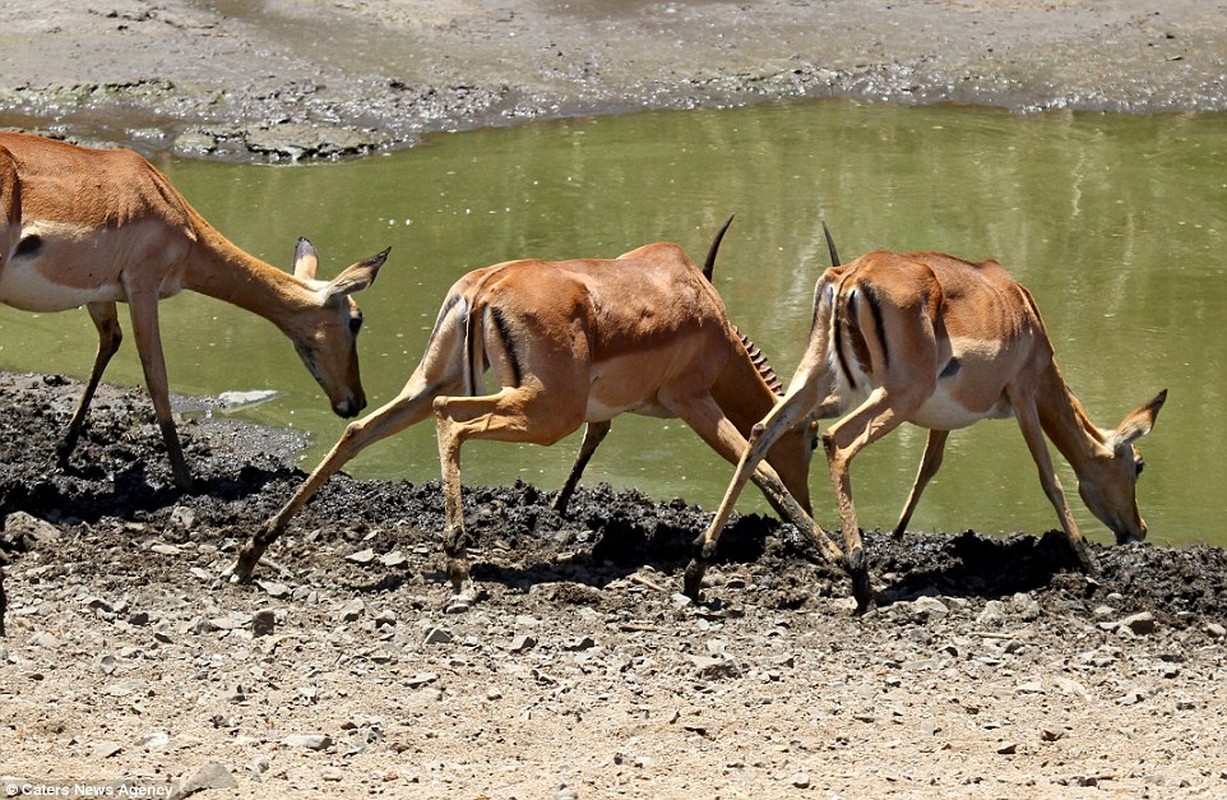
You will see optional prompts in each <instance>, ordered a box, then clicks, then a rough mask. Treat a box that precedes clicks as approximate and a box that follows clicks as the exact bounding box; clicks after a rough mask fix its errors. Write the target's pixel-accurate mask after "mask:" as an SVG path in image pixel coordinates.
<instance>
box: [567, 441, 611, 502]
mask: <svg viewBox="0 0 1227 800" xmlns="http://www.w3.org/2000/svg"><path fill="white" fill-rule="evenodd" d="M610 425H611V423H610V422H609V420H605V421H603V422H589V423H588V424H587V425H585V426H584V441H583V443H582V444H580V446H579V454H578V455H576V456H575V463H574V464H573V465H572V466H571V474H569V475H568V476H567V482H566V483H564V484H563V486H562V488H561V489H559V490H558V496H557V497H555V498H554V510H555V511H557V512H558V513H559V514H565V513H567V504H568V503H570V502H571V496H572V495H573V494H575V487H577V486H579V479H580V477H581V476H582V475H583V474H584V469H585V468H587V466H588V462H589V461H591V460H592V454H593V453H595V452H596V449H597V447H599V446H600V444H601V442H603V441H604V440H605V437H606V436H608V435H609V428H610Z"/></svg>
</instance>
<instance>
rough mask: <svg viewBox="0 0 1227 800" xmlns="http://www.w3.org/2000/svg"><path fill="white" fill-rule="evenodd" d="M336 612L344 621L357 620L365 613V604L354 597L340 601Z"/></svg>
mask: <svg viewBox="0 0 1227 800" xmlns="http://www.w3.org/2000/svg"><path fill="white" fill-rule="evenodd" d="M338 613H339V614H340V616H341V620H342V621H344V622H357V621H358V620H359V619H361V618H362V615H363V614H364V613H366V605H365V604H364V603H363V602H362V600H360V599H359V598H357V597H355V598H354V599H353V600H347V601H346V602H344V603H342V604H341V607H340V609H339V611H338Z"/></svg>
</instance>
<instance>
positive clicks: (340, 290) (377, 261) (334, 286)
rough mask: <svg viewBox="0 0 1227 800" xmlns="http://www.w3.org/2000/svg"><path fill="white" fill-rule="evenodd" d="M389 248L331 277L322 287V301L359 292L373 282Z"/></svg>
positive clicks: (386, 257)
mask: <svg viewBox="0 0 1227 800" xmlns="http://www.w3.org/2000/svg"><path fill="white" fill-rule="evenodd" d="M391 249H392V248H391V247H389V248H386V249H385V250H384V251H383V252H382V253H379V254H377V255H373V256H371V257H370V258H368V259H366V260H365V261H359V262H358V263H357V264H351V265H350V266H348V267H346V268H345V271H344V272H342V273H341V274H340V275H338V276H336V277H335V278H333V279H332V280H331V281H329V282H328V285H327V286H325V287H324V289H323V294H324V301H325V302H327V301H329V300H331V299H332V298H334V297H337V296H339V295H350V294H353V293H354V292H360V291H362V290H363V289H365V288H366V287H368V286H370V285H371V284H372V283H374V282H375V276H377V275H378V274H379V268H380V267H382V266H383V262H384V261H387V260H388V251H389V250H391Z"/></svg>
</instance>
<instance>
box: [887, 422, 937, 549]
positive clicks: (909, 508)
mask: <svg viewBox="0 0 1227 800" xmlns="http://www.w3.org/2000/svg"><path fill="white" fill-rule="evenodd" d="M949 437H950V431H937V430H930V431H929V438H928V439H927V440H926V441H925V453H924V456H922V457H921V459H920V469H919V470H918V471H917V473H916V480H915V481H914V482H913V483H912V490H911V491H910V492H908V495H907V502H906V503H904V504H903V513H902V514H900V515H899V521H898V522H897V523H896V524H895V538H896V539H898V538H899V537H900V536H902V535H903V531H904V529H906V528H907V524H908V522H910V521H911V519H912V512H914V511H915V510H916V505H917V503H919V502H920V495H921V494H922V493H923V492H924V490H925V487H926V486H928V485H929V481H931V480H933V476H934V475H936V474H937V471H938V470H939V469H941V466H942V454H943V453H944V452H945V449H946V439H947V438H949Z"/></svg>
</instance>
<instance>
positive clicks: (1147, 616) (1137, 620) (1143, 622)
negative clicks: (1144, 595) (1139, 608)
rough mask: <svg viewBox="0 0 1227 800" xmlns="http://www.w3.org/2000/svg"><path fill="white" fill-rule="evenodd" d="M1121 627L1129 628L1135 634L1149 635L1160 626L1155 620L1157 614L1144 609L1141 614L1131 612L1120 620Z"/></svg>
mask: <svg viewBox="0 0 1227 800" xmlns="http://www.w3.org/2000/svg"><path fill="white" fill-rule="evenodd" d="M1119 627H1120V628H1124V629H1127V630H1129V632H1130V633H1132V634H1134V635H1135V636H1147V635H1149V634H1152V633H1154V632H1155V629H1156V628H1158V622H1157V621H1156V620H1155V615H1154V614H1152V613H1150V612H1149V611H1143V612H1141V613H1139V614H1131V615H1130V616H1128V617H1125V618H1124V619H1122V620H1121V621H1120V626H1119Z"/></svg>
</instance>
